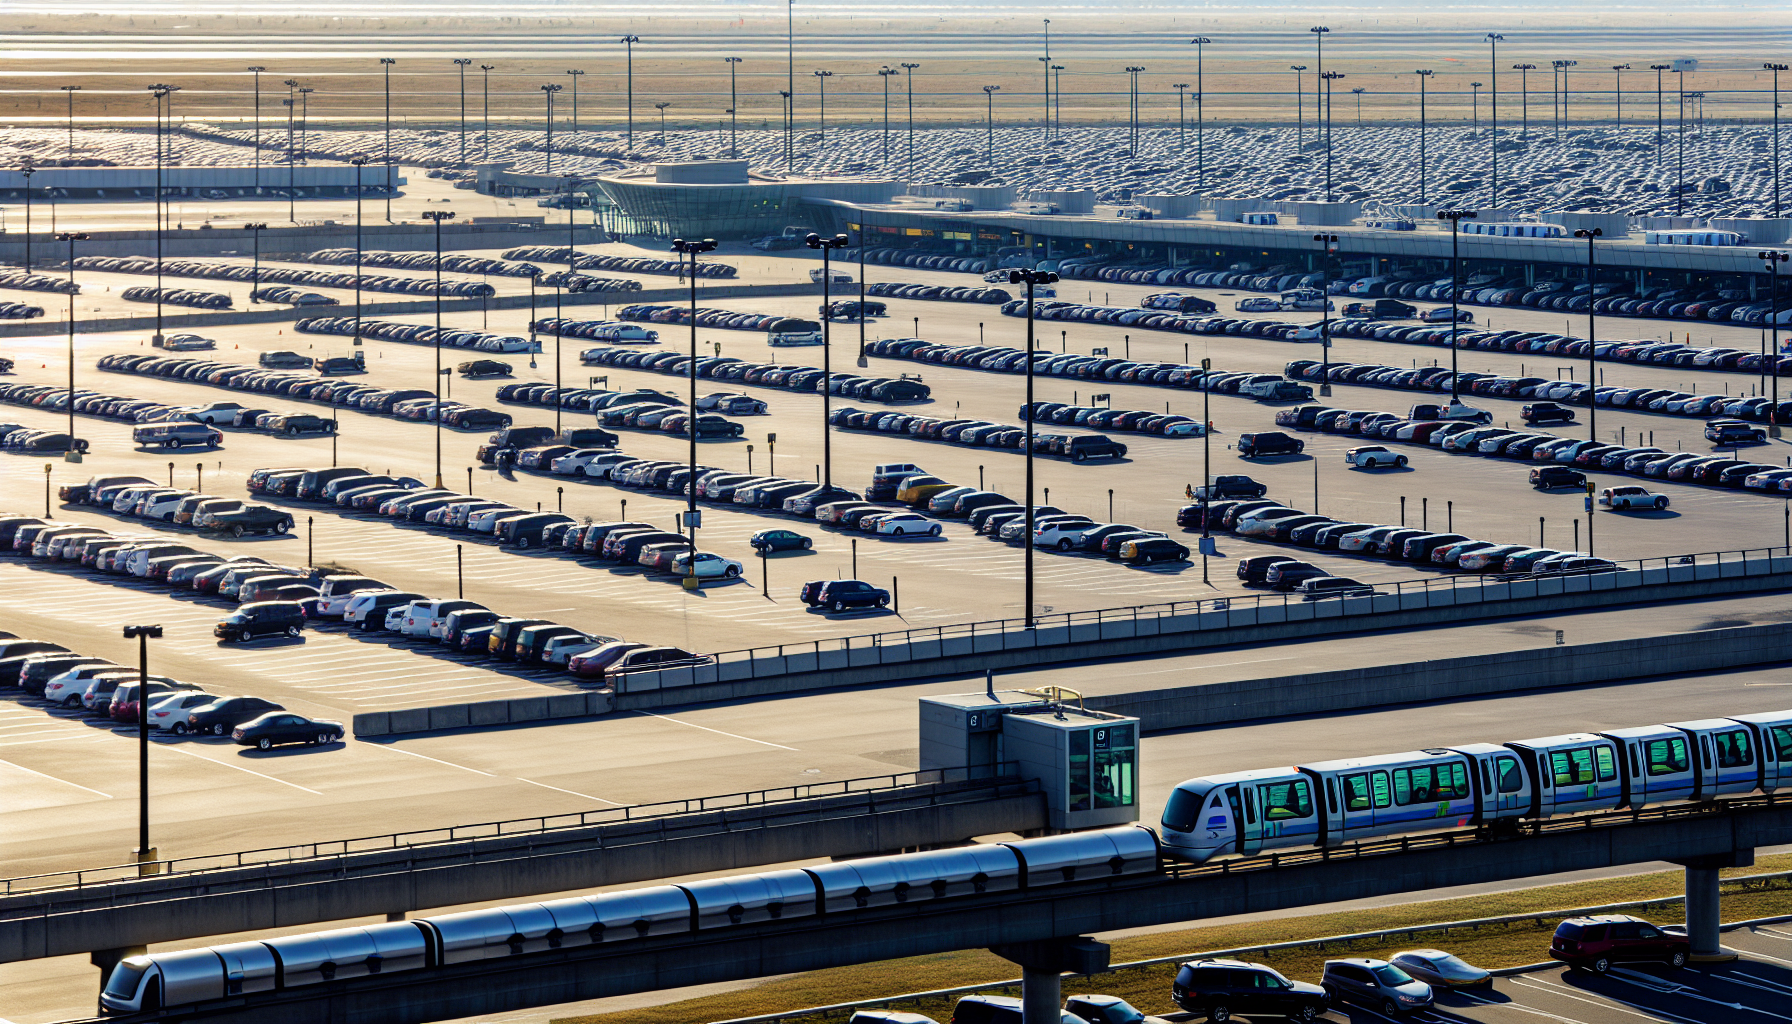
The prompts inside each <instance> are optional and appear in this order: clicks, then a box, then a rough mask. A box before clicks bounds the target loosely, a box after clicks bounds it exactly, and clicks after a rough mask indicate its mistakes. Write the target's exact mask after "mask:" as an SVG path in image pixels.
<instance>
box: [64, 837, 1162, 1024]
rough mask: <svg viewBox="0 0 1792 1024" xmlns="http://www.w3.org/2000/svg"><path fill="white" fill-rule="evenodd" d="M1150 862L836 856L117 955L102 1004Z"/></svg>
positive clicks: (1084, 875) (1018, 883) (941, 853)
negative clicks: (835, 859) (816, 862)
mask: <svg viewBox="0 0 1792 1024" xmlns="http://www.w3.org/2000/svg"><path fill="white" fill-rule="evenodd" d="M1158 870H1159V862H1158V842H1157V836H1156V834H1155V833H1153V832H1152V831H1151V830H1150V829H1148V828H1144V827H1142V826H1139V825H1126V826H1122V827H1119V828H1110V829H1102V830H1099V831H1092V832H1076V833H1070V834H1068V835H1060V836H1047V837H1044V838H1040V839H1023V840H1019V841H1016V842H1012V843H999V844H992V845H986V846H969V847H962V848H958V849H950V850H931V851H927V852H924V853H911V854H900V855H896V856H890V857H871V858H866V859H863V860H853V861H842V862H840V863H837V864H825V865H821V866H818V867H813V868H803V869H795V870H781V871H766V872H759V873H756V874H749V875H735V876H730V877H726V878H709V879H703V880H701V881H696V882H685V883H683V884H680V885H657V886H651V887H648V888H644V889H629V890H623V891H621V892H606V893H595V894H592V895H589V896H577V897H573V898H570V899H560V900H549V901H546V902H542V903H522V904H516V905H513V906H505V907H490V908H487V909H484V910H470V911H466V912H464V913H458V914H442V915H439V916H436V917H423V918H418V919H416V920H414V921H395V922H390V923H386V924H377V925H371V926H368V927H364V928H337V929H332V930H329V931H322V932H310V933H305V934H300V935H284V936H281V937H279V938H274V939H267V940H265V941H250V942H234V943H230V944H228V945H223V946H211V947H207V948H203V949H186V950H178V951H175V952H169V953H151V954H149V955H146V956H133V957H126V958H125V959H124V960H122V961H120V962H119V964H118V966H117V967H114V968H113V969H112V973H111V975H110V976H109V977H108V978H107V980H106V986H105V989H104V991H102V992H101V994H100V1013H102V1014H108V1015H116V1014H125V1013H138V1012H142V1011H145V1010H159V1009H164V1008H169V1007H178V1006H185V1005H190V1004H194V1003H203V1002H207V1001H209V1000H214V999H223V998H226V997H229V996H241V995H253V994H255V993H262V992H274V991H285V990H289V989H294V988H301V987H304V986H307V985H316V984H321V983H323V982H329V981H352V980H353V979H356V978H364V977H370V976H372V975H391V974H395V973H400V972H404V971H415V970H422V969H425V968H443V967H453V966H455V965H458V964H467V963H477V962H479V961H483V960H491V959H497V958H502V957H508V956H519V955H523V954H527V953H534V952H538V951H541V950H548V949H563V948H570V947H576V946H588V945H596V944H608V943H617V942H630V941H638V940H640V939H645V938H648V937H650V936H660V935H691V934H696V933H699V932H708V931H716V930H723V929H728V928H735V927H742V926H746V925H753V924H762V923H765V922H770V921H783V920H790V919H793V918H803V917H816V916H822V915H835V914H852V913H855V912H857V911H859V910H864V909H867V908H871V907H880V906H891V905H895V904H898V903H910V902H918V901H924V900H940V899H959V898H964V897H968V896H975V895H980V894H985V893H1000V892H1012V891H1019V890H1023V889H1036V888H1040V887H1044V886H1053V885H1064V884H1067V883H1072V882H1085V881H1094V880H1099V879H1104V878H1114V877H1122V876H1128V875H1145V874H1154V873H1156V872H1157V871H1158Z"/></svg>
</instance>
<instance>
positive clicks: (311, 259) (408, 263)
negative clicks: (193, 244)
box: [287, 249, 541, 277]
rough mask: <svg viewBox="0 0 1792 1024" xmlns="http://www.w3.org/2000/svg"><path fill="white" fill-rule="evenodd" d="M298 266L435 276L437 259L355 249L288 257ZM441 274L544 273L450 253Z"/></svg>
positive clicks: (426, 254)
mask: <svg viewBox="0 0 1792 1024" xmlns="http://www.w3.org/2000/svg"><path fill="white" fill-rule="evenodd" d="M287 258H288V259H291V260H293V261H294V262H296V263H328V264H332V265H334V266H339V267H352V266H354V265H355V264H356V262H357V261H358V262H359V263H360V264H361V266H363V267H391V268H396V269H399V270H427V271H429V272H430V273H434V272H435V269H436V256H435V254H434V253H429V252H389V251H386V250H383V249H363V250H361V251H360V254H359V255H358V256H357V255H356V251H355V250H354V249H318V250H316V251H315V252H309V253H306V254H304V255H302V256H291V257H287ZM442 272H443V273H445V274H481V275H488V274H489V275H490V276H492V277H535V276H537V275H539V274H540V273H541V268H540V267H534V266H530V265H529V264H527V263H506V262H504V261H503V260H494V259H491V258H490V257H487V256H462V255H458V254H455V253H448V254H446V255H444V256H443V257H442Z"/></svg>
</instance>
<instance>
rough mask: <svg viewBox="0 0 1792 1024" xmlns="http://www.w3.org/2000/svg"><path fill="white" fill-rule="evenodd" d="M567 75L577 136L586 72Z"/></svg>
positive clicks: (570, 71)
mask: <svg viewBox="0 0 1792 1024" xmlns="http://www.w3.org/2000/svg"><path fill="white" fill-rule="evenodd" d="M566 75H567V77H568V78H571V79H572V133H573V135H574V136H575V137H576V136H577V135H578V134H579V79H581V78H583V77H585V72H583V71H579V70H576V69H574V70H569V71H567V72H566ZM729 77H731V78H732V77H733V76H732V75H731V76H729Z"/></svg>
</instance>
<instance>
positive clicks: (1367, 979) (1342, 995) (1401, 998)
mask: <svg viewBox="0 0 1792 1024" xmlns="http://www.w3.org/2000/svg"><path fill="white" fill-rule="evenodd" d="M1320 987H1322V988H1324V989H1325V994H1326V997H1327V998H1328V999H1329V1000H1330V1001H1331V1004H1332V1005H1333V1006H1341V1005H1342V1004H1344V1003H1355V1004H1357V1005H1358V1006H1367V1007H1369V1008H1371V1009H1374V1010H1378V1011H1380V1012H1381V1015H1382V1016H1384V1017H1392V1018H1394V1019H1396V1020H1397V1019H1399V1018H1402V1017H1405V1016H1408V1015H1409V1014H1413V1013H1417V1012H1418V1011H1420V1010H1429V1009H1430V1008H1431V1004H1432V995H1431V986H1430V985H1427V984H1425V983H1424V982H1422V981H1420V980H1418V979H1417V978H1414V977H1413V976H1412V975H1410V974H1408V973H1406V972H1405V971H1403V970H1401V969H1400V968H1399V967H1396V966H1394V965H1393V964H1391V963H1388V962H1387V961H1386V960H1374V959H1370V958H1368V957H1352V958H1350V959H1345V960H1327V961H1326V962H1325V973H1324V975H1323V976H1322V978H1321V980H1320Z"/></svg>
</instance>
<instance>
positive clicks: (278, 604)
mask: <svg viewBox="0 0 1792 1024" xmlns="http://www.w3.org/2000/svg"><path fill="white" fill-rule="evenodd" d="M304 631H305V610H304V608H302V607H300V605H299V603H298V602H297V601H252V602H250V603H248V604H244V605H239V606H237V610H236V611H235V612H233V613H231V614H229V615H226V616H224V618H223V619H222V620H220V621H219V622H218V624H217V625H216V626H214V627H212V635H213V636H216V637H218V638H219V639H220V640H223V641H225V642H226V643H228V642H230V641H233V640H234V641H236V642H237V643H243V642H245V641H249V640H253V639H255V638H256V637H258V636H273V635H275V634H279V633H284V634H286V635H287V636H293V637H296V636H298V635H299V634H300V633H303V632H304Z"/></svg>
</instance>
